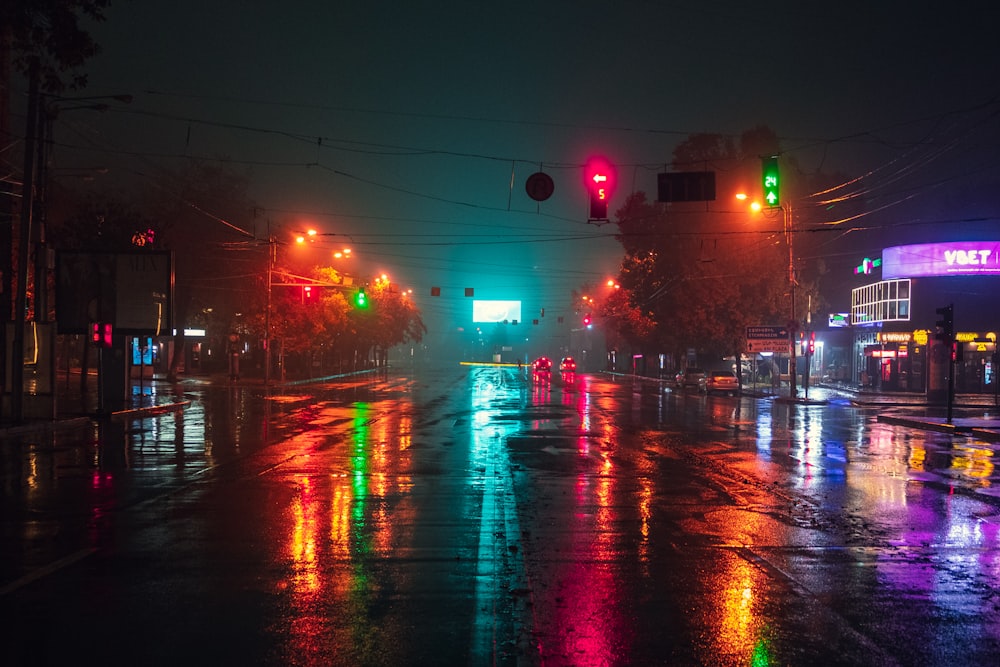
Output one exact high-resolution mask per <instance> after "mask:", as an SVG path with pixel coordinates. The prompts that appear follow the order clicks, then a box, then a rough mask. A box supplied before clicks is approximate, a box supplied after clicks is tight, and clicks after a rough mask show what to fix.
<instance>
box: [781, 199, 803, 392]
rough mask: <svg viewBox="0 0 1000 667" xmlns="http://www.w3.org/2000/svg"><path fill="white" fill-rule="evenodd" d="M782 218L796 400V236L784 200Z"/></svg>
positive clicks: (791, 377)
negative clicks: (786, 248)
mask: <svg viewBox="0 0 1000 667" xmlns="http://www.w3.org/2000/svg"><path fill="white" fill-rule="evenodd" d="M781 212H782V218H783V219H784V228H785V244H786V245H787V246H788V291H789V293H790V296H791V301H792V306H791V319H790V320H789V321H788V336H789V338H791V343H792V353H791V356H790V357H789V362H788V364H789V368H788V397H789V398H791V399H792V400H794V399H795V398H796V397H797V395H798V389H797V388H796V377H795V376H796V374H797V370H798V369H797V363H798V360H797V359H796V350H795V347H796V345H797V343H798V340H797V336H796V333H797V332H798V328H799V322H798V320H797V319H796V318H795V282H796V281H795V251H794V250H793V248H792V239H793V238H794V230H793V229H792V225H793V218H792V205H791V204H789V203H788V202H782V204H781Z"/></svg>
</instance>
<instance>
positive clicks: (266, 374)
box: [264, 220, 274, 387]
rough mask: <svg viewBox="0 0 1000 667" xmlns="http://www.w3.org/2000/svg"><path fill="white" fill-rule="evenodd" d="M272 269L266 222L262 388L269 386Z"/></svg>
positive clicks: (271, 252) (272, 240)
mask: <svg viewBox="0 0 1000 667" xmlns="http://www.w3.org/2000/svg"><path fill="white" fill-rule="evenodd" d="M273 267H274V237H273V236H271V221H270V220H268V221H267V303H266V305H265V306H264V386H265V387H267V386H269V385H270V384H271V270H272V268H273Z"/></svg>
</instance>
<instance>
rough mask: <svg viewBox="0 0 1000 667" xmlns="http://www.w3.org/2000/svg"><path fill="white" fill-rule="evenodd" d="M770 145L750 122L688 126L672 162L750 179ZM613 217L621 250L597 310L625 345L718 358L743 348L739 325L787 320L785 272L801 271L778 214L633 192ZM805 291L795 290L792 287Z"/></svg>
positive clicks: (768, 135)
mask: <svg viewBox="0 0 1000 667" xmlns="http://www.w3.org/2000/svg"><path fill="white" fill-rule="evenodd" d="M777 150H778V145H777V137H776V136H775V135H774V133H773V132H772V131H771V130H769V129H768V128H766V127H756V128H753V129H751V130H748V131H747V132H745V133H744V134H743V135H742V136H741V137H739V140H738V141H737V140H735V139H734V138H731V137H725V136H720V135H709V134H700V135H693V136H692V137H690V138H689V139H688V140H687V141H685V142H682V143H681V144H680V145H679V146H678V147H677V149H676V150H675V152H674V161H673V163H674V165H675V168H677V169H678V170H690V169H694V168H699V169H712V168H719V169H723V168H724V169H726V170H727V173H730V174H738V176H735V177H731V179H730V180H731V182H736V181H742V182H746V183H750V182H755V180H756V178H757V176H756V175H757V174H759V168H760V167H759V159H760V156H761V155H766V154H773V153H774V152H776V151H777ZM698 165H700V167H699V166H698ZM727 194H729V193H727ZM615 222H616V224H617V226H618V234H617V238H618V240H619V242H621V244H622V247H623V249H624V251H625V252H624V257H623V259H622V263H621V268H620V274H619V284H620V286H621V289H620V290H618V291H617V293H616V294H615V296H614V298H613V299H609V300H608V301H607V302H606V304H605V307H606V308H607V309H608V313H606V314H605V319H606V320H607V321H608V323H609V325H611V326H612V327H613V328H614V330H615V335H617V336H620V338H621V339H622V340H624V341H626V342H628V343H629V344H631V345H632V346H635V347H638V348H639V349H643V348H645V347H649V346H652V347H655V348H657V349H661V350H665V351H669V352H671V353H673V354H674V355H675V358H677V359H680V358H682V356H684V355H685V353H686V351H687V350H689V349H695V350H697V351H698V353H699V355H703V356H705V357H709V358H719V359H721V358H722V357H725V356H730V355H734V356H738V355H739V353H740V352H741V351H742V350H743V349H744V347H745V340H744V337H745V330H746V327H747V326H749V325H756V324H762V323H773V322H780V323H783V322H785V321H786V320H787V318H788V316H789V311H790V308H789V305H790V304H789V301H788V299H789V296H790V294H791V292H792V291H793V290H790V283H789V278H790V277H794V279H795V280H796V282H797V283H799V284H801V283H802V281H801V278H800V276H798V275H796V276H791V275H790V273H789V271H787V270H786V269H785V267H786V266H787V263H788V262H787V259H786V258H787V250H788V246H787V245H786V244H787V242H788V237H787V234H785V233H784V232H785V231H786V230H784V229H783V228H782V219H781V217H780V215H779V216H777V217H774V216H772V217H771V218H767V217H766V216H758V217H756V218H751V217H750V215H749V212H747V211H737V210H734V207H733V206H730V205H726V206H724V207H722V210H712V209H709V208H708V207H704V206H698V205H692V204H688V203H679V204H678V203H660V202H651V201H649V200H648V199H647V197H646V195H645V193H643V192H636V193H634V194H633V195H631V196H630V197H629V198H628V199H627V200H626V202H625V205H624V206H623V207H622V209H621V210H619V211H618V212H617V215H616V220H615ZM775 222H777V224H775ZM809 291H810V290H809V289H806V288H805V287H803V288H802V289H799V290H796V292H797V296H799V297H801V296H802V294H803V293H808V292H809ZM812 292H813V293H815V290H814V289H813V290H812ZM817 300H818V297H817ZM798 312H804V309H801V310H799V311H798ZM602 314H604V313H602Z"/></svg>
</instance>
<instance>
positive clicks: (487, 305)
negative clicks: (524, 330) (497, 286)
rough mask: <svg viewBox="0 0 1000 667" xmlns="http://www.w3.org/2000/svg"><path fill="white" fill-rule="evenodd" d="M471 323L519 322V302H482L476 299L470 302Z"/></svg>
mask: <svg viewBox="0 0 1000 667" xmlns="http://www.w3.org/2000/svg"><path fill="white" fill-rule="evenodd" d="M472 321H473V322H520V321H521V302H520V301H484V300H482V299H476V300H475V301H473V302H472Z"/></svg>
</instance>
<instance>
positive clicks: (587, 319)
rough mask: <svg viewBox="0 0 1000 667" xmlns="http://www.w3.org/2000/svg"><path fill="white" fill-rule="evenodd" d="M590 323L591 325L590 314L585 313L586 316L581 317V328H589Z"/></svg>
mask: <svg viewBox="0 0 1000 667" xmlns="http://www.w3.org/2000/svg"><path fill="white" fill-rule="evenodd" d="M590 323H591V319H590V313H587V314H586V315H584V316H583V326H585V327H589V326H590Z"/></svg>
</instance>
